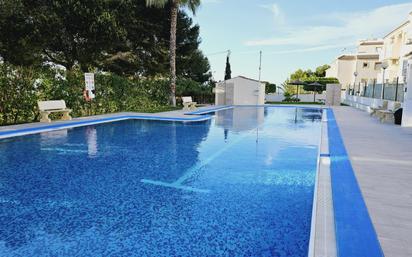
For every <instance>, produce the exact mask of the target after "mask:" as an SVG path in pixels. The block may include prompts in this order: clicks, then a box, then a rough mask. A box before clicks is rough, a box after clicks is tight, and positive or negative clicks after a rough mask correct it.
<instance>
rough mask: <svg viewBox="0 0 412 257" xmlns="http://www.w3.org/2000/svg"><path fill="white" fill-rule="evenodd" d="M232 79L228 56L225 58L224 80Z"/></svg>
mask: <svg viewBox="0 0 412 257" xmlns="http://www.w3.org/2000/svg"><path fill="white" fill-rule="evenodd" d="M231 78H232V70H231V69H230V62H229V56H227V57H226V69H225V80H228V79H231Z"/></svg>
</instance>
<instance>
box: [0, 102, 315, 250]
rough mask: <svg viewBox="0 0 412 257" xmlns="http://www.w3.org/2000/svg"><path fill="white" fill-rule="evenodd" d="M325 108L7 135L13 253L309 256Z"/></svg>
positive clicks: (2, 170)
mask: <svg viewBox="0 0 412 257" xmlns="http://www.w3.org/2000/svg"><path fill="white" fill-rule="evenodd" d="M320 126H321V111H320V110H318V109H309V108H280V107H276V108H275V107H270V108H263V107H236V108H234V109H228V110H223V111H218V112H216V113H215V114H214V117H213V119H212V120H209V121H203V122H194V123H179V122H164V121H162V122H161V121H142V120H126V121H119V122H113V123H106V124H101V125H96V126H87V127H79V128H73V129H68V130H59V131H54V132H49V133H41V134H35V135H30V136H23V137H17V138H12V139H3V140H0V224H1V225H0V253H1V255H3V256H131V255H135V256H145V255H146V256H147V255H149V256H306V255H307V251H308V243H309V235H310V223H311V212H312V201H313V192H314V184H315V177H316V167H317V158H318V145H319V139H320Z"/></svg>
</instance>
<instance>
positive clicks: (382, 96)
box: [381, 62, 389, 99]
mask: <svg viewBox="0 0 412 257" xmlns="http://www.w3.org/2000/svg"><path fill="white" fill-rule="evenodd" d="M388 67H389V64H388V63H387V62H382V69H383V71H382V93H381V99H383V98H384V97H385V70H386V69H387V68H388Z"/></svg>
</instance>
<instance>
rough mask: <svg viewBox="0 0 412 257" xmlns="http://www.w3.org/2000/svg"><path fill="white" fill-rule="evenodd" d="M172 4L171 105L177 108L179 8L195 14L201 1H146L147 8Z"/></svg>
mask: <svg viewBox="0 0 412 257" xmlns="http://www.w3.org/2000/svg"><path fill="white" fill-rule="evenodd" d="M169 2H170V5H171V7H170V46H169V56H170V103H171V104H172V105H173V106H176V25H177V13H178V11H179V7H182V6H185V7H188V8H189V9H190V10H191V11H192V12H193V14H195V13H196V9H197V8H198V7H199V6H200V0H146V5H147V6H154V7H159V8H161V7H164V6H165V5H166V4H167V3H169Z"/></svg>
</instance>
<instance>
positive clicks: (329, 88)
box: [325, 84, 342, 106]
mask: <svg viewBox="0 0 412 257" xmlns="http://www.w3.org/2000/svg"><path fill="white" fill-rule="evenodd" d="M341 88H342V86H341V85H340V84H327V85H326V103H325V104H326V105H327V106H339V105H340V103H341Z"/></svg>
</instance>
